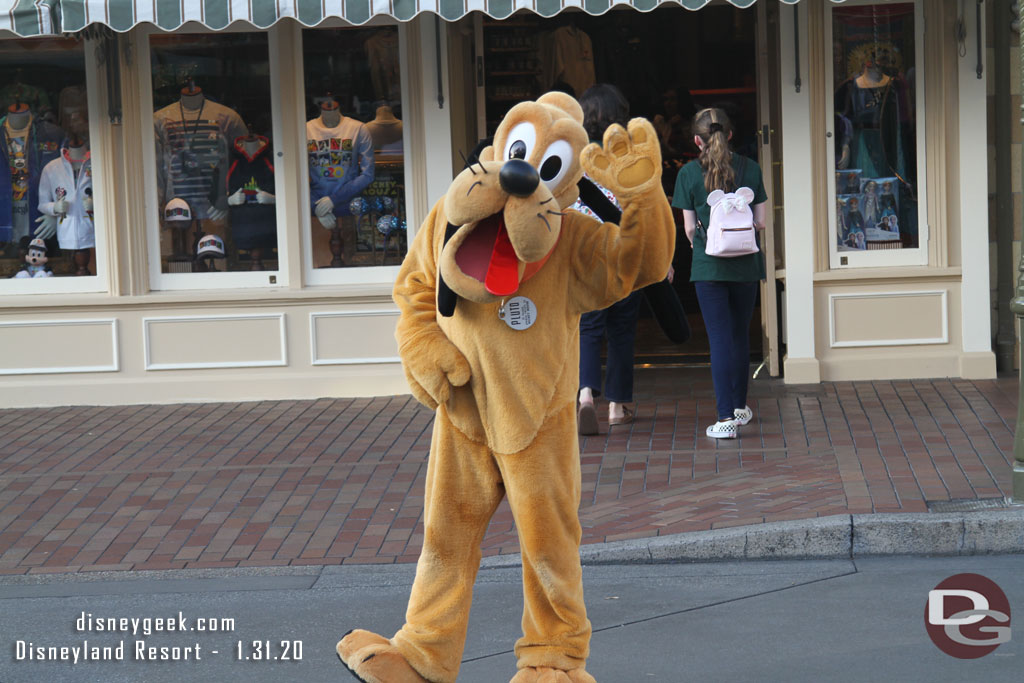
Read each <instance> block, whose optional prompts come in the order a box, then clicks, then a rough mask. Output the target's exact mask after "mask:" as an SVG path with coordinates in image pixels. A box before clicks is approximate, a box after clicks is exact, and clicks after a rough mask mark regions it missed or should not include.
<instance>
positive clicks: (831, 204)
mask: <svg viewBox="0 0 1024 683" xmlns="http://www.w3.org/2000/svg"><path fill="white" fill-rule="evenodd" d="M904 3H911V4H913V5H914V90H915V92H914V108H915V116H916V117H917V121H916V122H915V125H916V138H917V139H916V141H915V150H916V157H917V158H916V162H917V188H916V191H917V240H918V241H917V247H913V248H910V249H880V250H871V251H839V247H838V246H837V244H836V230H837V222H838V221H837V217H836V170H837V169H836V160H835V153H834V151H833V145H834V139H835V135H836V130H835V98H834V96H833V95H834V92H835V91H834V88H835V67H834V59H833V58H832V54H833V50H834V47H835V44H834V35H833V33H832V12H833V11H834V10H835V9H837V7H836V6H835V5H834V4H833V3H831V2H829V3H825V26H824V29H825V53H826V54H827V55H828V57H827V58H826V59H825V83H826V92H825V95H826V97H825V130H826V145H827V147H828V152H827V154H826V168H827V169H828V177H827V179H826V181H827V186H828V193H827V196H828V206H827V207H826V210H827V212H828V234H827V235H826V239H827V240H828V260H829V263H828V266H829V269H830V270H846V269H850V268H879V267H892V266H926V265H928V262H929V251H930V250H929V240H930V238H931V234H930V230H929V224H928V159H927V146H926V139H927V131H926V125H927V118H928V117H927V109H926V106H925V89H926V88H927V73H926V70H925V36H924V28H925V25H924V4H923V3H922V2H919V1H918V0H846V2H844V3H843V4H842V5H841V6H839V7H838V9H842V8H845V7H865V6H872V5H879V6H889V5H893V4H904ZM843 259H845V260H846V263H843V262H842V260H843Z"/></svg>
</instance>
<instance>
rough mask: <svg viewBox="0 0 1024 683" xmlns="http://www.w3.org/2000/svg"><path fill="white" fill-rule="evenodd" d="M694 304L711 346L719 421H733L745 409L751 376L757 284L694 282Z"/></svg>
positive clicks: (712, 375)
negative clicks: (735, 415)
mask: <svg viewBox="0 0 1024 683" xmlns="http://www.w3.org/2000/svg"><path fill="white" fill-rule="evenodd" d="M694 284H695V285H696V287H697V301H699V302H700V312H701V315H703V316H704V327H705V328H707V332H708V341H709V342H710V344H711V380H712V381H713V382H714V384H715V398H716V399H717V402H718V419H719V420H731V419H733V411H734V410H735V409H736V408H743V407H745V406H746V405H747V380H748V376H749V374H750V318H751V316H753V314H754V303H755V301H756V300H757V286H758V283H757V282H695V283H694Z"/></svg>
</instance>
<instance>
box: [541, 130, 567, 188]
mask: <svg viewBox="0 0 1024 683" xmlns="http://www.w3.org/2000/svg"><path fill="white" fill-rule="evenodd" d="M572 160H573V153H572V145H570V144H569V143H568V142H566V141H565V140H555V141H554V142H552V143H551V144H550V145H548V148H547V149H546V150H544V158H543V159H542V160H541V162H540V179H541V180H542V181H543V182H544V184H545V185H547V186H548V189H549V190H551V191H552V192H554V190H555V188H556V187H558V184H559V183H561V182H562V179H563V178H565V174H566V173H568V172H569V167H570V166H572Z"/></svg>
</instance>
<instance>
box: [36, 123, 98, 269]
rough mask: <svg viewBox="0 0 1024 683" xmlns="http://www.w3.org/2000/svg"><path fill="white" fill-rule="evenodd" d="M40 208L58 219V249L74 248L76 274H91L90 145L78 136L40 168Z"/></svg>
mask: <svg viewBox="0 0 1024 683" xmlns="http://www.w3.org/2000/svg"><path fill="white" fill-rule="evenodd" d="M39 211H40V212H41V213H43V214H44V215H47V216H53V217H55V218H56V219H57V241H58V242H59V244H60V248H61V249H66V250H69V251H72V252H74V259H75V266H76V270H75V275H91V274H92V273H91V272H90V271H89V261H90V259H91V253H92V252H91V249H92V248H94V247H95V246H96V229H95V226H94V224H93V197H92V164H91V160H90V153H89V146H88V145H87V144H86V142H85V141H84V140H82V139H81V138H78V137H77V136H76V137H74V138H72V139H70V140H69V141H68V144H67V145H66V146H65V147H64V148H63V149H62V150H61V157H60V158H58V159H54V160H53V161H51V162H50V163H48V164H47V165H46V168H44V169H43V173H42V177H41V178H40V180H39Z"/></svg>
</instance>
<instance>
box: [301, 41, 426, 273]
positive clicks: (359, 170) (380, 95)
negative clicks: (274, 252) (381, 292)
mask: <svg viewBox="0 0 1024 683" xmlns="http://www.w3.org/2000/svg"><path fill="white" fill-rule="evenodd" d="M302 41H303V66H304V73H305V92H306V102H305V105H306V150H307V154H308V162H309V200H310V205H309V211H310V216H311V220H310V226H311V228H310V229H311V232H312V234H311V239H310V244H311V251H312V259H311V260H312V265H313V268H316V269H326V268H340V267H351V266H384V265H390V266H393V265H398V264H400V263H401V261H402V258H403V257H404V255H405V252H406V250H407V248H408V245H407V225H406V206H405V204H406V195H405V153H404V149H405V148H404V145H403V135H402V95H401V92H402V89H401V85H402V84H401V74H400V69H399V46H398V28H397V27H395V26H385V27H378V28H365V29H352V28H343V29H308V30H305V31H303V36H302Z"/></svg>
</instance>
